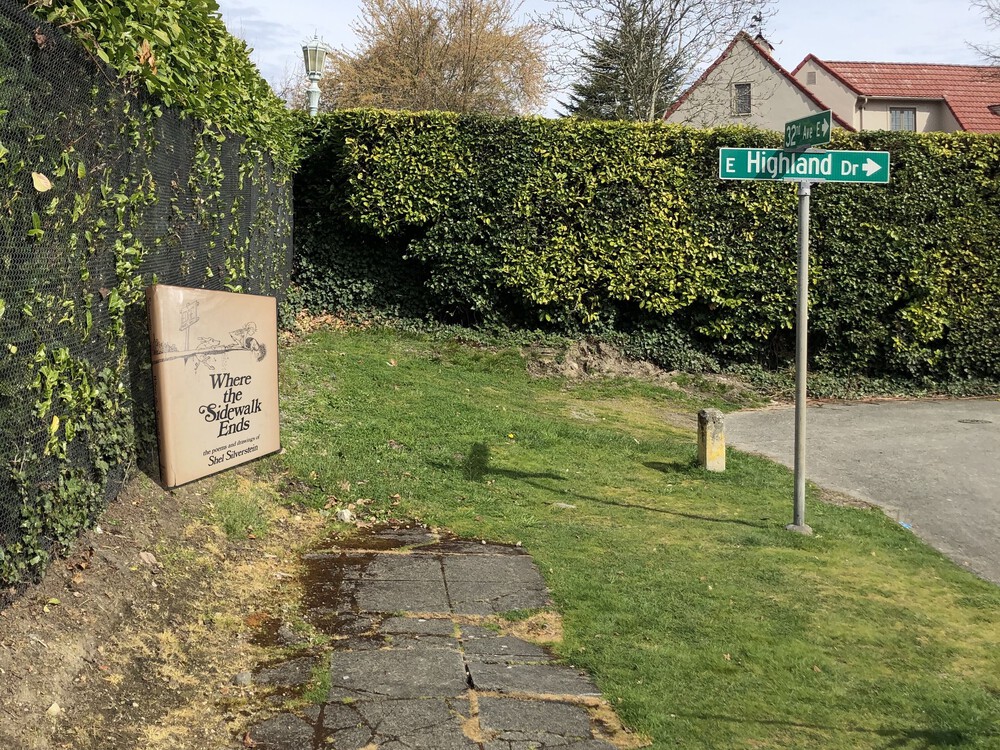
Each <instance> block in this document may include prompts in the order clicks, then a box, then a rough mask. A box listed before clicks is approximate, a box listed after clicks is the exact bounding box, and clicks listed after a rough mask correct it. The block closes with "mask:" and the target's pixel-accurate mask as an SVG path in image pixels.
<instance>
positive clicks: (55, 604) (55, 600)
mask: <svg viewBox="0 0 1000 750" xmlns="http://www.w3.org/2000/svg"><path fill="white" fill-rule="evenodd" d="M47 603H48V604H51V605H52V606H53V607H58V606H59V605H60V604H62V602H61V601H59V600H58V599H56V598H55V597H52V598H51V599H49V601H48V602H47Z"/></svg>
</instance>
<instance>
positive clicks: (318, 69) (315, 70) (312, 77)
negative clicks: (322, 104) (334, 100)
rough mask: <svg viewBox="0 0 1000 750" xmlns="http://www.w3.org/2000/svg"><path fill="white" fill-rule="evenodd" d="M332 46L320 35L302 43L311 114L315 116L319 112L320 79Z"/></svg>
mask: <svg viewBox="0 0 1000 750" xmlns="http://www.w3.org/2000/svg"><path fill="white" fill-rule="evenodd" d="M329 51H330V48H329V47H328V46H326V43H325V42H323V41H322V40H321V39H320V38H319V37H318V36H314V37H313V38H312V39H310V40H309V41H308V42H306V43H305V44H303V45H302V57H303V58H304V59H305V62H306V75H307V76H309V88H308V90H307V91H306V93H307V95H308V96H309V115H310V116H311V117H315V116H316V113H317V112H319V79H320V78H322V77H323V63H324V62H325V61H326V53H327V52H329Z"/></svg>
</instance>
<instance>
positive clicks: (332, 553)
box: [245, 528, 616, 750]
mask: <svg viewBox="0 0 1000 750" xmlns="http://www.w3.org/2000/svg"><path fill="white" fill-rule="evenodd" d="M352 544H353V545H355V546H360V547H361V548H360V549H350V548H346V549H344V548H342V549H334V550H324V551H321V552H316V553H311V554H307V555H305V556H304V562H305V564H306V567H307V569H308V573H307V576H306V580H305V582H304V583H305V589H306V592H305V597H304V606H305V607H306V608H307V615H306V617H307V620H309V621H310V622H311V623H312V624H313V625H314V626H316V627H317V628H319V629H320V630H322V631H324V632H326V633H328V634H330V635H333V636H334V638H335V640H334V641H333V642H332V645H333V649H334V650H333V651H332V652H331V653H329V654H324V655H323V656H315V655H313V656H299V657H296V658H292V659H289V660H287V661H285V662H282V663H279V664H275V665H270V666H268V667H266V668H263V669H260V670H258V672H257V673H255V675H254V682H256V683H257V684H264V685H272V686H275V687H276V689H278V691H279V692H280V690H282V689H290V688H291V689H293V688H295V687H296V686H303V685H305V684H306V683H307V682H309V681H310V679H311V678H312V675H314V674H315V670H316V669H317V667H321V668H322V669H324V670H326V669H328V670H329V690H328V692H327V694H326V696H325V699H324V700H323V702H322V703H319V704H318V705H313V706H311V707H309V708H307V709H304V710H301V711H298V712H287V711H286V712H282V713H277V714H275V715H273V716H272V717H271V718H269V719H266V720H265V721H263V722H260V723H259V724H256V725H255V726H253V727H252V728H251V729H250V731H249V733H248V737H247V743H251V744H252V746H254V747H256V748H258V749H259V750H319V748H327V749H332V750H374V749H375V748H379V749H382V750H406V749H409V748H433V749H434V750H452V749H453V748H454V750H466V749H469V750H472V749H474V748H476V749H478V750H547V749H548V748H553V749H554V748H559V750H615V747H616V746H615V745H613V744H611V743H610V742H609V741H608V737H610V735H611V734H612V733H613V732H614V731H615V728H614V727H611V726H608V724H607V723H606V720H607V713H609V712H607V711H606V709H605V711H604V712H603V713H602V712H601V711H600V708H601V707H602V706H604V705H605V704H604V702H603V701H601V700H600V693H599V691H598V690H597V688H596V687H595V686H594V684H593V683H592V682H591V681H590V679H589V678H588V677H587V675H585V674H584V673H582V672H581V671H579V670H577V669H575V668H573V667H571V666H567V665H565V664H561V663H559V662H557V661H556V660H555V659H554V658H553V657H552V656H551V655H550V654H549V652H548V651H546V650H545V649H544V648H543V647H541V646H539V645H536V644H534V643H530V642H528V641H525V640H522V639H520V638H515V637H512V636H510V635H503V634H502V633H500V632H498V631H497V630H496V629H495V628H491V627H484V618H486V617H487V616H490V615H497V614H501V613H504V612H510V611H512V610H525V609H531V610H534V609H546V608H550V607H551V601H550V599H549V596H548V592H547V590H546V588H545V584H544V582H543V580H542V578H541V576H540V575H539V573H538V570H537V568H536V567H535V564H534V562H533V561H532V559H531V557H530V556H528V555H527V554H525V553H524V551H523V550H521V549H520V548H517V547H511V546H506V545H496V544H484V543H481V542H475V541H464V540H455V539H449V540H442V539H441V537H439V536H438V535H437V534H433V533H431V532H429V531H426V530H424V529H419V528H413V529H389V530H384V531H381V532H379V533H377V534H374V535H372V536H369V537H367V538H362V539H360V540H358V541H356V542H354V543H352ZM245 744H246V743H245Z"/></svg>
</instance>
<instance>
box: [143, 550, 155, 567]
mask: <svg viewBox="0 0 1000 750" xmlns="http://www.w3.org/2000/svg"><path fill="white" fill-rule="evenodd" d="M139 559H140V560H142V561H143V562H144V563H146V565H148V566H149V567H151V568H157V567H159V565H160V563H159V561H158V560H157V559H156V557H155V556H154V555H153V553H152V552H140V553H139Z"/></svg>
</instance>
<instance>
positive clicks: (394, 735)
mask: <svg viewBox="0 0 1000 750" xmlns="http://www.w3.org/2000/svg"><path fill="white" fill-rule="evenodd" d="M356 708H357V711H358V713H359V714H360V716H361V718H362V720H363V721H364V722H365V724H367V725H368V726H370V727H373V728H374V729H375V743H376V746H377V747H378V748H380V750H383V749H385V750H392V749H393V748H398V749H399V750H404V749H405V750H410V748H428V750H430V749H431V748H433V749H434V750H438V749H440V750H467V749H468V750H472V749H473V748H476V749H478V747H479V745H478V744H477V743H475V742H473V741H472V740H471V739H469V738H468V737H466V736H465V733H464V732H463V722H464V720H465V716H463V714H462V712H464V714H466V715H467V714H469V713H470V707H469V704H468V702H467V701H466V702H459V701H453V700H440V699H430V700H395V701H365V702H361V703H358V704H357V706H356Z"/></svg>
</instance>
